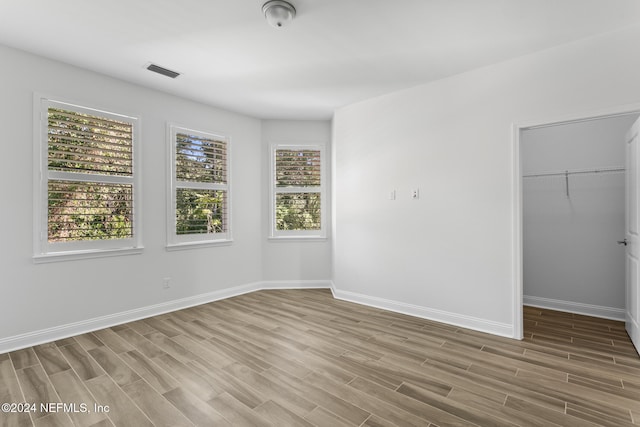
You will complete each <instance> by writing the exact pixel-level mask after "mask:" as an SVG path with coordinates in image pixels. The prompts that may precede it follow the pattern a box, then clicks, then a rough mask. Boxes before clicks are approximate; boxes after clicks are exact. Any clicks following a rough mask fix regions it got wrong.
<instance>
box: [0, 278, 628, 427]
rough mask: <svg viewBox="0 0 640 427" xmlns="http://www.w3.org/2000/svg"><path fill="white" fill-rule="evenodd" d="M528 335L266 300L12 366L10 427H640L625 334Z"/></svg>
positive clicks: (134, 328) (183, 314)
mask: <svg viewBox="0 0 640 427" xmlns="http://www.w3.org/2000/svg"><path fill="white" fill-rule="evenodd" d="M524 322H525V339H524V340H523V341H516V340H511V339H507V338H500V337H496V336H492V335H488V334H483V333H480V332H474V331H470V330H467V329H462V328H458V327H455V326H450V325H445V324H441V323H436V322H431V321H428V320H422V319H418V318H414V317H410V316H405V315H401V314H396V313H391V312H387V311H383V310H377V309H374V308H369V307H365V306H361V305H357V304H352V303H348V302H344V301H340V300H335V299H333V298H332V296H331V293H330V291H328V290H274V291H260V292H254V293H250V294H246V295H241V296H237V297H234V298H229V299H226V300H222V301H217V302H213V303H210V304H205V305H201V306H197V307H193V308H189V309H185V310H180V311H177V312H173V313H169V314H164V315H160V316H156V317H152V318H148V319H145V320H140V321H136V322H131V323H127V324H123V325H119V326H114V327H112V328H108V329H104V330H100V331H95V332H92V333H87V334H83V335H79V336H75V337H72V338H68V339H63V340H60V341H56V342H53V343H48V344H43V345H38V346H34V347H31V348H27V349H23V350H18V351H14V352H11V353H5V354H0V403H6V404H9V405H10V407H6V406H3V411H4V412H0V425H1V426H38V427H41V426H134V427H142V426H193V425H197V426H268V425H273V426H278V427H279V426H312V425H315V426H331V427H340V426H368V427H374V426H441V427H443V426H467V425H477V426H517V425H519V426H555V425H558V426H581V427H585V426H586V427H588V426H616V427H624V426H633V425H640V358H639V357H638V354H637V353H636V351H635V349H634V348H633V346H632V344H631V342H630V340H629V338H628V337H627V335H626V333H625V331H624V325H623V324H622V323H620V322H615V321H610V320H603V319H596V318H590V317H586V316H580V315H573V314H567V313H560V312H554V311H550V310H543V309H536V308H532V307H525V319H524ZM24 404H27V406H25V405H24ZM41 404H42V405H43V406H41ZM7 409H8V410H9V412H7V411H6V410H7ZM14 409H15V410H17V409H21V410H22V411H24V412H21V413H12V412H10V411H11V410H14ZM634 422H635V424H634Z"/></svg>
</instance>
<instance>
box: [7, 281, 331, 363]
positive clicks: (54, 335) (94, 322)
mask: <svg viewBox="0 0 640 427" xmlns="http://www.w3.org/2000/svg"><path fill="white" fill-rule="evenodd" d="M330 287H331V281H330V280H303V281H300V280H287V281H265V282H255V283H249V284H246V285H241V286H235V287H232V288H228V289H222V290H219V291H214V292H208V293H205V294H200V295H194V296H191V297H187V298H182V299H178V300H173V301H167V302H164V303H161V304H155V305H151V306H147V307H141V308H137V309H133V310H128V311H123V312H120V313H115V314H110V315H107V316H101V317H95V318H93V319H88V320H83V321H81V322H75V323H69V324H66V325H60V326H55V327H53V328H47V329H41V330H38V331H33V332H28V333H26V334H21V335H15V336H11V337H7V338H2V339H0V354H2V353H7V352H9V351H14V350H19V349H22V348H27V347H31V346H34V345H38V344H44V343H48V342H51V341H56V340H60V339H64V338H68V337H71V336H74V335H80V334H84V333H87V332H91V331H96V330H99V329H104V328H109V327H111V326H115V325H120V324H122V323H127V322H133V321H136V320H140V319H145V318H147V317H151V316H157V315H160V314H164V313H169V312H171V311H176V310H182V309H184V308H188V307H193V306H196V305H201V304H207V303H210V302H213V301H218V300H221V299H225V298H231V297H234V296H238V295H242V294H246V293H249V292H254V291H260V290H268V289H311V288H330Z"/></svg>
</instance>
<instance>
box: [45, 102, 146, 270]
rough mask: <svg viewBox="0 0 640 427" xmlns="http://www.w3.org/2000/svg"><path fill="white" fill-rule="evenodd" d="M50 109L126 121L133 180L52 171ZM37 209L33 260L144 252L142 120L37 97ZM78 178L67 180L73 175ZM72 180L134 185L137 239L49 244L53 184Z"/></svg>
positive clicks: (57, 259)
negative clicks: (141, 165) (129, 133)
mask: <svg viewBox="0 0 640 427" xmlns="http://www.w3.org/2000/svg"><path fill="white" fill-rule="evenodd" d="M49 108H59V109H63V110H67V111H71V112H76V113H81V114H89V115H92V116H96V117H100V118H106V119H113V120H118V121H124V122H127V123H129V124H131V126H132V134H131V136H132V148H131V149H132V157H133V158H132V174H131V177H114V176H110V175H100V174H91V173H80V172H78V173H76V172H67V173H65V172H59V171H53V170H49V162H48V160H49V138H48V132H49V121H48V113H49ZM33 111H34V117H33V123H34V132H33V136H34V137H33V140H34V156H33V162H34V167H33V171H34V180H33V183H34V192H33V195H34V203H33V205H34V209H33V221H34V228H33V261H34V263H46V262H56V261H67V260H78V259H84V258H101V257H106V256H117V255H127V254H140V253H142V250H143V246H142V221H141V217H142V203H141V197H140V195H141V191H140V190H141V188H140V187H141V180H140V176H141V171H140V164H141V163H140V160H141V155H140V154H141V147H140V145H141V144H140V119H139V118H138V117H134V116H132V115H126V114H121V113H115V112H112V111H108V110H106V109H99V108H95V107H88V106H84V105H80V103H76V102H71V101H67V100H63V99H61V98H58V97H49V96H45V95H42V94H38V93H35V94H34V103H33ZM68 174H77V175H75V177H76V178H78V179H71V180H70V179H65V178H68V177H69V176H71V175H68ZM59 179H62V180H68V181H71V182H83V181H89V182H95V183H98V184H100V183H104V184H110V183H111V184H113V183H121V184H131V185H132V187H133V188H132V197H133V203H132V211H133V220H132V227H133V236H132V237H130V238H125V239H103V240H81V241H75V242H49V235H48V233H49V229H48V227H49V212H48V202H49V181H51V180H59Z"/></svg>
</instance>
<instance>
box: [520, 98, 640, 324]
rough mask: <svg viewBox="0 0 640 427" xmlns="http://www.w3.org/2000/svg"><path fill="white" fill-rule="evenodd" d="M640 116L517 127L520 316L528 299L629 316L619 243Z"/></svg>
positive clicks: (566, 308)
mask: <svg viewBox="0 0 640 427" xmlns="http://www.w3.org/2000/svg"><path fill="white" fill-rule="evenodd" d="M638 116H640V113H639V112H638V111H637V110H636V111H635V112H633V113H622V114H615V115H610V116H602V117H594V118H589V119H580V120H569V121H563V122H556V123H551V124H545V125H535V126H528V127H517V128H516V131H517V137H516V139H515V141H516V154H517V162H518V163H517V168H516V169H518V174H517V175H518V180H519V187H518V191H517V193H516V194H518V203H519V206H518V207H517V209H516V211H518V214H517V218H516V221H515V226H516V230H517V231H516V232H517V233H518V235H517V236H516V240H518V241H517V242H516V243H517V246H516V247H519V250H520V253H519V257H518V258H519V262H520V264H516V271H517V273H516V274H517V275H518V276H516V280H517V281H518V282H519V286H518V287H517V290H518V289H519V290H520V291H521V294H520V295H518V292H516V294H515V296H516V304H517V306H516V310H515V313H516V319H518V318H519V319H520V321H521V319H522V317H521V315H522V305H521V304H523V303H524V305H531V306H537V307H543V308H550V309H553V310H560V311H565V312H573V313H580V314H586V315H591V316H596V317H604V318H610V319H616V320H621V321H624V320H625V305H626V286H625V277H626V268H625V253H626V252H625V247H624V246H623V245H621V244H619V243H618V242H619V241H623V240H624V239H625V158H626V154H625V150H626V145H627V144H626V140H625V135H626V133H627V132H628V131H629V129H630V128H631V126H632V125H633V123H634V122H635V121H636V119H637V118H638ZM518 301H519V302H518ZM518 305H519V306H518ZM518 314H519V315H518ZM517 326H518V325H517V324H516V327H517ZM520 326H521V325H520Z"/></svg>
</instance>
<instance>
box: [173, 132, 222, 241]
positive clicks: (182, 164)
mask: <svg viewBox="0 0 640 427" xmlns="http://www.w3.org/2000/svg"><path fill="white" fill-rule="evenodd" d="M170 135H171V144H170V146H171V150H172V153H171V154H172V155H171V158H172V170H173V171H174V173H173V174H172V178H171V189H172V190H171V191H172V195H171V199H172V204H171V207H170V209H169V212H170V215H171V216H172V217H173V220H172V221H171V224H172V229H171V230H169V235H170V239H169V245H170V246H171V245H172V244H184V243H190V242H192V243H193V242H199V243H202V242H205V243H206V242H216V241H228V240H229V239H230V221H229V182H228V178H229V171H228V161H229V144H228V139H227V138H226V137H223V136H220V135H215V134H212V133H207V132H200V131H194V130H190V129H185V128H180V127H176V126H171V127H170Z"/></svg>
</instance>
